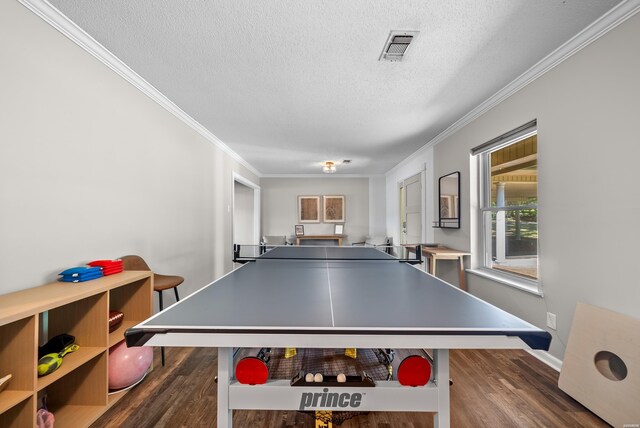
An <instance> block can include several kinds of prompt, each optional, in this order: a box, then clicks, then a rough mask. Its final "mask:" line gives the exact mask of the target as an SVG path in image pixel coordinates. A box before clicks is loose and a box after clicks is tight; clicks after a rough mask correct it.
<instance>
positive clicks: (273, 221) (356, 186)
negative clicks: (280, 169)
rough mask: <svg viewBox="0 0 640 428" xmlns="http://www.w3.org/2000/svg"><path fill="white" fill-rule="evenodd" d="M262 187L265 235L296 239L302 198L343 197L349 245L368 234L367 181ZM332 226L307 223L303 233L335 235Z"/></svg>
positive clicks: (300, 181) (281, 182)
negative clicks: (295, 228) (295, 227)
mask: <svg viewBox="0 0 640 428" xmlns="http://www.w3.org/2000/svg"><path fill="white" fill-rule="evenodd" d="M260 187H261V193H262V234H263V235H287V236H293V234H294V226H295V225H296V224H298V196H299V195H319V196H322V195H344V196H345V207H346V209H345V220H346V221H345V223H344V224H345V226H344V233H345V235H347V239H348V241H349V242H358V241H361V240H363V239H364V237H365V236H367V235H368V234H369V179H368V178H338V177H336V178H334V177H327V178H325V177H319V178H262V180H261V181H260ZM320 204H321V205H322V198H321V202H320ZM321 208H322V207H321ZM333 226H334V225H333V223H304V232H305V235H324V234H332V233H333Z"/></svg>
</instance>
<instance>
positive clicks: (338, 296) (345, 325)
mask: <svg viewBox="0 0 640 428" xmlns="http://www.w3.org/2000/svg"><path fill="white" fill-rule="evenodd" d="M237 255H238V254H236V256H237ZM238 260H239V261H243V262H246V263H244V264H243V265H242V266H241V267H240V268H238V269H236V270H234V271H232V272H231V273H229V274H227V275H226V276H223V277H221V278H220V279H218V280H216V281H214V282H213V283H211V284H209V285H207V286H205V287H203V288H202V289H200V290H199V291H196V292H195V293H193V294H192V295H190V296H189V297H187V298H185V299H183V300H181V301H180V302H177V303H176V304H174V305H173V306H171V307H169V308H167V309H165V310H164V311H162V312H160V313H158V314H156V315H155V316H153V317H151V318H149V319H148V320H146V321H144V322H142V323H140V324H139V325H137V326H135V327H132V328H131V329H129V330H128V331H127V332H126V340H127V344H128V345H129V346H187V347H217V348H218V395H217V401H218V403H217V406H218V412H217V421H218V427H231V426H232V411H233V409H258V410H340V411H345V410H346V411H349V410H357V411H419V412H434V413H435V415H434V426H436V427H448V426H449V424H450V402H449V401H450V400H449V349H491V348H493V349H544V350H548V349H549V344H550V341H551V336H550V334H549V333H548V332H547V331H545V330H542V329H540V328H538V327H535V326H533V325H531V324H529V323H527V322H525V321H523V320H521V319H519V318H517V317H515V316H513V315H511V314H509V313H507V312H505V311H503V310H501V309H499V308H497V307H495V306H492V305H490V304H489V303H487V302H485V301H483V300H481V299H479V298H477V297H474V296H473V295H471V294H468V293H466V292H464V291H462V290H460V289H458V288H457V287H454V286H452V285H450V284H448V283H446V282H444V281H442V280H440V279H438V278H435V277H433V276H431V275H429V274H427V273H425V272H424V271H422V270H421V269H417V268H416V267H414V266H411V265H410V264H409V263H407V262H405V261H403V260H402V259H398V258H395V257H393V256H390V255H388V254H386V253H385V252H383V251H380V250H379V249H375V248H366V247H295V246H285V247H276V248H273V249H269V250H268V251H267V252H266V253H265V254H262V255H259V256H256V257H249V258H244V259H243V258H242V257H239V258H238ZM237 347H241V348H259V347H274V348H275V347H282V348H284V347H298V348H374V349H375V348H379V349H382V348H387V349H389V348H391V349H430V350H433V351H432V365H433V370H432V374H431V377H430V380H429V382H428V383H427V384H426V385H424V386H418V387H407V386H402V385H400V384H399V382H398V381H396V380H386V381H376V382H375V387H372V388H362V387H349V386H348V385H345V386H344V387H331V388H327V387H322V385H319V386H317V387H316V386H313V387H308V386H305V387H292V386H290V381H289V380H278V379H269V380H268V381H267V382H266V383H265V384H261V385H247V384H241V383H239V382H238V381H237V380H235V378H234V373H233V350H234V348H237ZM212 375H213V374H212ZM334 392H338V393H340V394H339V396H340V398H341V399H340V400H339V401H333V402H331V403H329V404H330V406H327V405H326V404H327V403H324V401H325V400H314V402H313V403H312V405H307V404H308V403H303V399H302V398H301V397H305V395H304V394H309V393H313V394H315V395H316V396H319V395H322V394H324V393H334ZM307 396H308V395H307ZM354 396H357V397H358V399H357V400H349V397H354ZM327 401H328V400H327ZM322 404H325V405H324V406H322ZM356 407H357V408H356Z"/></svg>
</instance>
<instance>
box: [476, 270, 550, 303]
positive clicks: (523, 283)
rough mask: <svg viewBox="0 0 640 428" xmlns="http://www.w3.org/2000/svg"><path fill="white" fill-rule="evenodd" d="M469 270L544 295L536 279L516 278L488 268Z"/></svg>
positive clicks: (528, 291) (519, 288)
mask: <svg viewBox="0 0 640 428" xmlns="http://www.w3.org/2000/svg"><path fill="white" fill-rule="evenodd" d="M467 272H469V273H471V274H473V275H477V276H481V277H483V278H487V279H490V280H492V281H495V282H499V283H500V284H505V285H508V286H510V287H513V288H517V289H518V290H522V291H525V292H527V293H531V294H534V295H536V296H539V297H544V293H543V292H542V291H541V290H540V289H539V288H538V285H537V284H536V283H535V282H534V281H527V280H526V279H519V278H514V277H512V276H509V277H507V276H506V275H500V274H499V273H496V272H493V271H491V270H488V269H467Z"/></svg>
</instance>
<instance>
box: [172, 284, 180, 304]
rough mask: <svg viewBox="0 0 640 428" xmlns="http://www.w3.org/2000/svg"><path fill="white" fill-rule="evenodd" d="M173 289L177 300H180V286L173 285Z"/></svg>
mask: <svg viewBox="0 0 640 428" xmlns="http://www.w3.org/2000/svg"><path fill="white" fill-rule="evenodd" d="M173 291H175V293H176V302H179V301H180V296H178V287H173Z"/></svg>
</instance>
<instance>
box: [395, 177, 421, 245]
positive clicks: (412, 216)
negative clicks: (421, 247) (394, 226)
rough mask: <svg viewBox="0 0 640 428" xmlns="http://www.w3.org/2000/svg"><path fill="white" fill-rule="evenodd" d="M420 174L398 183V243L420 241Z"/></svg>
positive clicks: (417, 242) (416, 242) (415, 242)
mask: <svg viewBox="0 0 640 428" xmlns="http://www.w3.org/2000/svg"><path fill="white" fill-rule="evenodd" d="M422 218H423V215H422V174H416V175H414V176H413V177H409V178H407V179H406V180H404V181H403V182H401V183H400V222H401V224H400V243H401V244H419V243H421V242H422Z"/></svg>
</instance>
